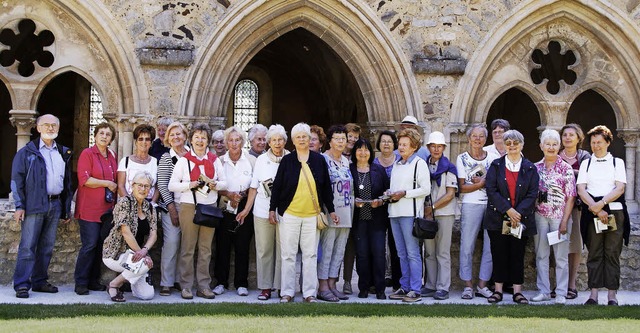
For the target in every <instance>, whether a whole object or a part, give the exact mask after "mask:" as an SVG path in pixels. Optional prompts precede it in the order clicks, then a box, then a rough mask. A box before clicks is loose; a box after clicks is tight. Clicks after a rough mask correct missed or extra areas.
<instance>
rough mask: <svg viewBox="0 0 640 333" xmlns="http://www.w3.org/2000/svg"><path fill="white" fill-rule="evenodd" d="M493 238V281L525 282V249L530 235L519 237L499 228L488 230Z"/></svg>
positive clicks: (491, 238)
mask: <svg viewBox="0 0 640 333" xmlns="http://www.w3.org/2000/svg"><path fill="white" fill-rule="evenodd" d="M487 232H488V233H489V239H490V240H491V257H492V259H493V276H492V278H493V281H494V282H496V283H505V282H511V283H513V284H523V283H524V249H525V245H526V244H527V240H528V237H527V236H522V238H521V239H517V238H515V237H513V236H510V235H503V234H502V232H500V231H499V230H487Z"/></svg>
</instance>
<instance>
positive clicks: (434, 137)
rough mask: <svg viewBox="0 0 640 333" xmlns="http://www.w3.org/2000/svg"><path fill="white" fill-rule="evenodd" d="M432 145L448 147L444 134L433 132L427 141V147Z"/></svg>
mask: <svg viewBox="0 0 640 333" xmlns="http://www.w3.org/2000/svg"><path fill="white" fill-rule="evenodd" d="M430 144H434V145H445V146H446V145H447V143H446V142H445V140H444V134H442V132H438V131H435V132H431V134H429V141H427V146H428V145H430Z"/></svg>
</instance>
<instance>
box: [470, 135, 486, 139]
mask: <svg viewBox="0 0 640 333" xmlns="http://www.w3.org/2000/svg"><path fill="white" fill-rule="evenodd" d="M484 138H486V136H484V135H472V136H471V139H484Z"/></svg>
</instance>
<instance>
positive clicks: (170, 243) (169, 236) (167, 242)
mask: <svg viewBox="0 0 640 333" xmlns="http://www.w3.org/2000/svg"><path fill="white" fill-rule="evenodd" d="M176 207H178V204H176ZM160 216H161V218H162V255H161V259H160V273H161V276H160V285H161V286H163V287H173V284H174V283H175V282H176V276H178V256H179V255H180V238H181V237H182V233H181V231H180V226H177V227H176V226H174V225H173V224H172V223H171V217H169V213H165V212H162V213H160Z"/></svg>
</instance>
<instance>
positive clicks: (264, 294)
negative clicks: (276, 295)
mask: <svg viewBox="0 0 640 333" xmlns="http://www.w3.org/2000/svg"><path fill="white" fill-rule="evenodd" d="M270 298H271V289H262V292H261V293H260V295H259V296H258V299H259V300H261V301H266V300H269V299H270Z"/></svg>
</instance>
